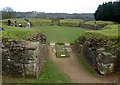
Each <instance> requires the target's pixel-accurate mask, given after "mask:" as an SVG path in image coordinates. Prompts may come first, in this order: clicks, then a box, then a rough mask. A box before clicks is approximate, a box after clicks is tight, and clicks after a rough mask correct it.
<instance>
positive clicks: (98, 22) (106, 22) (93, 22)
mask: <svg viewBox="0 0 120 85" xmlns="http://www.w3.org/2000/svg"><path fill="white" fill-rule="evenodd" d="M85 24H89V25H93V26H96V25H99V24H108V25H112V24H113V22H111V21H88V22H85Z"/></svg>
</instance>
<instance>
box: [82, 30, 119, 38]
mask: <svg viewBox="0 0 120 85" xmlns="http://www.w3.org/2000/svg"><path fill="white" fill-rule="evenodd" d="M84 35H85V36H86V37H95V38H102V39H113V40H117V39H118V29H117V28H115V29H114V28H111V29H104V30H97V31H95V30H92V31H87V32H86V33H85V34H84Z"/></svg>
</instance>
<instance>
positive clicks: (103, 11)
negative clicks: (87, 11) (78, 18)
mask: <svg viewBox="0 0 120 85" xmlns="http://www.w3.org/2000/svg"><path fill="white" fill-rule="evenodd" d="M94 17H95V19H96V20H103V21H114V22H117V23H120V1H115V2H106V3H103V4H102V5H99V6H98V8H97V10H96V11H95V13H94Z"/></svg>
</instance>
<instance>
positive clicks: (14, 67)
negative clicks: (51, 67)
mask: <svg viewBox="0 0 120 85" xmlns="http://www.w3.org/2000/svg"><path fill="white" fill-rule="evenodd" d="M1 46H2V50H1V51H2V74H3V75H9V74H10V75H15V76H23V77H27V76H35V77H38V76H39V73H40V71H41V69H42V67H43V64H44V60H45V56H46V44H41V43H40V42H31V41H19V40H9V39H3V41H2V43H1Z"/></svg>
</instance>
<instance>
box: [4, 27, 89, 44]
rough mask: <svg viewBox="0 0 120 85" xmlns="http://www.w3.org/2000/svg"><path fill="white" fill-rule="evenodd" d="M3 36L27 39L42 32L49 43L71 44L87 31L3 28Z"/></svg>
mask: <svg viewBox="0 0 120 85" xmlns="http://www.w3.org/2000/svg"><path fill="white" fill-rule="evenodd" d="M3 27H4V28H5V31H3V32H2V33H3V36H6V37H10V38H13V39H24V40H25V39H27V38H29V37H30V36H32V35H33V34H35V33H37V32H42V33H43V34H44V35H46V37H47V42H49V43H52V42H54V43H64V42H68V43H73V42H74V41H75V40H76V39H77V38H78V37H79V36H80V35H81V34H83V33H85V31H87V29H82V28H77V27H64V26H39V27H31V28H20V27H13V26H3Z"/></svg>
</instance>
